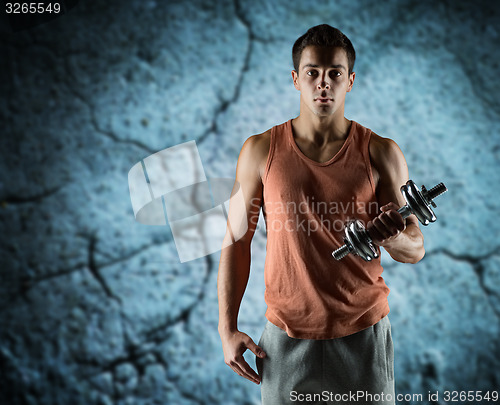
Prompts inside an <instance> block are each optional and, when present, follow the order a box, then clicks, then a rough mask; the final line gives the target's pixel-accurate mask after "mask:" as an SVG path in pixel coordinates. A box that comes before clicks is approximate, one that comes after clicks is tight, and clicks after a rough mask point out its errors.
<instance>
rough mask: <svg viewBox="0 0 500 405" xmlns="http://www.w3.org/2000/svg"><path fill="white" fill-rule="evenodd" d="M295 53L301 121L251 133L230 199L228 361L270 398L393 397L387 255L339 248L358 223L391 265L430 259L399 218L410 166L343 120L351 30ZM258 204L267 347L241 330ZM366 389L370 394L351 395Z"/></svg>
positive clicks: (222, 299)
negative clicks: (339, 256) (263, 236)
mask: <svg viewBox="0 0 500 405" xmlns="http://www.w3.org/2000/svg"><path fill="white" fill-rule="evenodd" d="M292 54H293V62H294V70H293V71H292V78H293V84H294V86H295V88H296V89H297V90H299V91H300V115H299V116H298V117H297V118H294V119H291V120H289V121H287V122H285V123H283V124H281V125H277V126H275V127H273V128H271V129H270V130H268V131H266V132H264V133H262V134H259V135H254V136H252V137H250V138H249V139H247V141H246V142H245V143H244V145H243V148H242V150H241V153H240V156H239V159H238V165H237V169H236V184H237V185H239V187H241V191H242V194H243V196H244V199H243V200H244V202H240V203H236V202H235V203H234V204H233V203H232V202H231V205H230V209H229V221H228V232H227V235H226V237H227V242H228V244H229V246H228V247H226V248H224V249H223V250H222V253H221V260H220V266H219V276H218V294H219V312H220V313H219V333H220V336H221V340H222V347H223V350H224V359H225V362H226V364H227V365H228V366H230V367H231V368H232V369H233V370H234V371H235V372H236V373H237V374H239V375H241V376H243V377H245V378H247V379H248V380H250V381H253V382H255V383H257V384H259V383H260V382H262V386H261V392H262V400H263V404H266V405H267V404H269V405H278V404H279V405H283V404H287V403H300V402H301V401H302V402H304V403H324V402H327V403H328V402H331V403H349V402H352V403H354V402H357V403H364V404H370V403H394V379H393V352H392V350H393V349H392V340H391V334H390V323H389V321H388V318H387V314H388V312H389V306H388V302H387V295H388V293H389V289H388V288H387V286H386V285H385V282H384V280H383V278H382V277H381V273H382V271H383V269H382V267H381V265H380V258H379V259H377V260H373V261H371V262H365V261H363V260H362V259H361V258H359V257H357V256H354V255H349V256H347V257H346V258H344V259H343V260H341V261H338V262H337V261H335V260H334V259H333V258H332V256H331V252H332V251H333V250H335V249H336V248H338V247H339V246H340V245H342V244H343V229H342V228H343V225H344V224H345V222H346V221H348V220H349V219H353V218H356V219H359V220H361V221H363V222H364V223H365V224H366V227H367V229H368V232H369V233H370V236H371V237H372V239H373V241H374V242H375V243H376V244H377V245H379V246H383V247H384V248H385V249H386V250H387V252H388V253H389V254H390V255H391V256H392V258H393V259H395V260H397V261H400V262H410V263H416V262H418V261H419V260H420V259H421V258H422V257H423V255H424V247H423V236H422V234H421V232H420V229H419V227H418V221H417V219H416V218H415V217H414V216H413V215H412V216H410V217H408V218H407V219H406V220H403V218H402V217H401V215H400V214H399V213H398V212H397V209H398V208H399V207H400V206H402V205H404V203H405V202H404V199H403V197H402V196H401V193H400V191H399V188H400V187H401V185H403V184H405V183H406V181H407V180H408V168H407V166H406V162H405V158H404V156H403V154H402V152H401V150H400V149H399V147H398V146H397V145H396V143H395V142H393V141H392V140H390V139H386V138H382V137H380V136H378V135H376V134H374V133H372V132H371V131H370V130H369V129H367V128H365V127H363V126H361V125H360V124H358V123H356V122H354V121H350V120H348V119H346V118H345V117H344V103H345V96H346V93H348V92H350V91H351V89H352V86H353V84H354V78H355V73H354V72H353V67H354V61H355V51H354V48H353V46H352V44H351V42H350V41H349V39H348V38H347V37H346V36H345V35H344V34H342V33H341V32H340V31H339V30H338V29H336V28H333V27H330V26H329V25H326V24H323V25H319V26H316V27H312V28H311V29H309V30H308V31H307V33H306V34H304V35H303V36H301V37H300V38H299V39H297V41H296V42H295V44H294V46H293V51H292ZM235 187H237V186H235ZM260 207H262V208H263V213H264V217H265V220H266V229H267V252H266V264H265V284H266V292H265V300H266V304H267V307H268V308H267V311H266V317H267V319H268V323H267V324H266V327H265V329H264V332H263V334H262V337H261V340H260V343H259V346H257V345H256V344H255V343H254V342H253V341H252V339H251V338H250V337H249V336H248V335H246V334H245V333H244V332H241V331H239V330H238V326H237V318H238V311H239V306H240V303H241V299H242V297H243V294H244V291H245V288H246V285H247V281H248V276H249V270H250V244H251V241H252V237H253V234H254V231H255V228H256V224H257V218H258V215H259V211H260ZM379 207H380V209H379ZM375 208H377V209H375ZM234 224H241V229H238V228H237V227H235V225H234ZM231 227H232V228H231ZM230 241H235V242H234V243H232V244H230ZM247 349H249V350H251V351H252V352H253V353H254V354H255V355H256V356H257V367H258V370H259V374H257V373H256V372H255V371H254V370H253V369H252V368H251V367H250V366H249V365H248V363H247V362H246V361H245V359H244V357H243V353H244V352H245V351H246V350H247ZM359 391H362V392H363V393H365V394H366V395H365V397H364V398H360V397H359V396H358V397H356V398H354V397H353V396H352V395H353V394H355V393H358V394H359ZM370 395H371V397H370Z"/></svg>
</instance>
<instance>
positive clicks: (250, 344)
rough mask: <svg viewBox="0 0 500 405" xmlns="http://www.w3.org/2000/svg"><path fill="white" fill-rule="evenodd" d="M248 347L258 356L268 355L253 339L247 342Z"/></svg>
mask: <svg viewBox="0 0 500 405" xmlns="http://www.w3.org/2000/svg"><path fill="white" fill-rule="evenodd" d="M247 347H248V348H249V349H250V351H251V352H252V353H253V354H255V355H256V356H257V357H260V358H262V359H263V358H264V357H266V353H265V352H264V350H262V348H261V347H259V346H257V345H256V344H255V343H254V342H253V341H252V340H251V339H250V341H249V342H248V343H247Z"/></svg>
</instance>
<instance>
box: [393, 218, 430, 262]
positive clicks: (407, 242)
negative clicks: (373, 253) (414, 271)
mask: <svg viewBox="0 0 500 405" xmlns="http://www.w3.org/2000/svg"><path fill="white" fill-rule="evenodd" d="M383 247H384V249H385V250H387V252H388V253H389V254H390V255H391V257H392V258H393V259H394V260H396V261H398V262H401V263H417V262H419V261H420V260H421V259H422V258H423V257H424V255H425V249H424V236H423V235H422V232H420V229H419V228H418V226H415V225H413V224H410V225H408V226H407V227H406V229H405V230H404V231H403V232H401V233H400V234H399V235H398V236H397V237H396V238H395V239H394V240H392V241H390V242H387V243H386V244H383Z"/></svg>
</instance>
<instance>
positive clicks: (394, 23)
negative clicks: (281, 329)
mask: <svg viewBox="0 0 500 405" xmlns="http://www.w3.org/2000/svg"><path fill="white" fill-rule="evenodd" d="M323 22H327V23H329V24H331V25H334V26H337V27H339V28H340V29H342V30H343V31H344V32H345V33H346V34H347V35H348V36H349V37H350V38H351V39H352V41H353V43H354V46H355V47H356V50H357V54H358V60H357V62H356V69H355V70H356V73H357V76H356V82H355V86H354V90H353V92H352V93H351V94H349V95H348V98H347V105H346V115H347V117H348V118H351V119H355V120H357V121H358V122H360V123H362V124H364V125H365V126H368V127H370V128H372V129H373V130H374V131H375V132H377V133H379V134H380V135H383V136H387V137H390V138H393V139H394V140H395V141H396V142H397V143H398V144H399V145H400V147H401V149H402V150H403V152H404V153H405V156H406V158H407V161H408V165H409V168H410V177H411V178H413V179H415V180H416V181H417V183H419V184H422V183H425V184H429V185H430V184H433V183H437V182H439V181H443V182H445V184H446V185H447V186H448V187H449V190H450V191H449V192H448V194H447V195H446V196H444V197H442V198H441V199H440V200H439V201H438V205H439V206H438V208H437V211H436V212H437V215H438V218H439V219H438V222H437V223H436V224H434V225H432V226H431V227H429V228H425V229H423V232H424V235H425V241H426V247H427V255H426V257H425V258H424V260H423V261H421V262H420V263H418V264H417V265H402V264H399V263H395V262H393V261H391V260H390V259H389V258H388V257H387V256H384V257H383V264H384V267H385V272H384V277H385V279H386V281H387V283H388V284H389V286H390V288H391V290H392V291H391V295H390V304H391V315H390V318H391V322H392V325H393V336H394V341H395V355H396V360H395V361H396V379H397V380H396V384H397V386H396V388H397V391H398V392H400V393H423V394H426V393H427V392H428V391H436V390H440V391H441V392H443V391H444V390H446V389H448V390H454V389H458V390H483V391H484V390H492V389H499V388H500V387H499V380H500V371H499V370H500V349H499V346H498V335H499V322H500V284H499V281H500V271H499V266H500V257H499V255H498V247H499V235H500V222H499V221H497V220H496V216H497V215H498V214H499V212H500V199H499V198H498V197H497V193H498V192H500V187H499V185H500V181H499V180H500V179H499V159H500V136H499V130H500V123H499V115H500V103H499V101H498V96H497V95H498V94H499V90H500V88H499V87H500V81H499V80H498V74H499V68H498V60H499V57H500V50H499V47H498V43H499V31H498V27H499V26H500V24H499V23H500V20H499V8H498V6H497V5H496V4H494V3H493V2H486V1H484V2H481V1H480V2H477V1H475V2H472V1H470V2H469V1H451V0H449V1H438V2H435V1H434V2H430V1H415V0H405V1H400V0H398V1H396V0H391V1H383V2H371V1H347V0H345V1H319V2H317V3H315V4H312V3H310V2H306V1H297V2H293V5H292V4H291V3H290V2H288V1H284V0H278V1H264V0H255V1H247V0H234V1H233V0H224V1H218V2H208V1H205V0H195V1H189V2H188V1H181V2H175V4H172V3H171V2H166V1H165V2H162V1H147V2H143V1H138V0H137V1H117V0H113V1H93V2H89V1H81V2H80V3H79V4H78V5H77V7H76V8H75V9H73V10H72V11H71V12H70V13H68V14H67V15H65V16H64V17H62V18H59V19H56V20H53V21H51V22H49V23H47V24H44V25H41V26H38V27H36V28H33V29H31V30H27V31H20V32H17V33H9V32H8V30H7V29H5V28H4V29H2V32H1V49H2V57H1V58H0V69H1V70H0V71H1V81H0V86H1V91H2V95H3V97H2V98H1V99H0V103H1V105H0V122H1V123H2V135H1V138H0V156H1V159H0V173H2V175H1V178H0V229H1V231H2V232H1V233H0V238H1V239H0V241H1V242H0V249H1V251H0V270H1V279H0V281H1V291H0V293H1V295H0V324H1V328H0V367H1V371H2V374H1V376H0V379H1V381H0V403H2V404H4V403H5V404H37V405H41V404H70V403H71V404H86V405H88V404H176V405H177V404H179V405H181V404H189V405H191V404H256V403H259V401H260V399H259V398H260V392H259V388H258V387H257V386H254V385H253V384H251V383H249V382H247V381H246V380H243V379H241V378H240V377H238V376H237V375H236V374H233V373H232V372H231V371H230V370H229V368H228V367H227V366H225V365H224V363H223V358H222V351H221V346H220V341H219V337H218V334H217V297H216V272H217V264H218V257H219V255H218V254H213V255H211V256H208V257H205V258H203V259H198V260H194V261H192V262H188V263H183V264H181V263H179V259H178V257H177V253H176V250H175V245H174V242H173V238H172V235H171V232H170V230H169V228H168V227H151V226H143V225H140V224H138V223H136V222H135V221H134V217H133V212H132V209H131V204H130V198H129V191H128V184H127V173H128V170H129V169H130V168H131V167H132V166H133V165H134V164H135V163H137V162H138V161H139V160H141V159H143V158H145V157H147V156H148V155H150V154H151V153H154V152H156V151H159V150H162V149H165V148H167V147H170V146H173V145H176V144H178V143H181V142H184V141H187V140H196V141H197V145H198V147H199V150H200V153H201V157H202V161H203V164H204V167H205V171H206V173H207V177H233V176H234V169H235V163H236V159H237V155H238V152H239V150H240V148H241V145H242V144H243V142H244V140H245V139H246V138H247V137H248V136H250V135H252V134H256V133H260V132H262V131H264V130H266V129H268V128H270V127H271V126H273V125H276V124H278V123H281V122H284V121H285V120H287V119H289V118H291V117H293V116H296V115H297V114H298V112H299V110H298V108H299V98H298V97H299V95H298V93H297V92H296V90H295V89H294V88H293V85H292V83H291V77H290V70H291V69H292V64H291V47H292V45H293V41H294V40H295V39H296V38H297V37H298V36H299V35H301V34H302V33H304V32H305V30H306V29H307V28H309V27H310V26H312V25H316V24H319V23H323ZM179 175H182V173H179ZM253 253H254V260H253V263H252V273H251V278H250V282H249V286H248V290H247V293H246V295H245V297H244V301H243V304H242V308H241V316H240V328H241V329H242V330H244V331H246V332H247V333H249V334H250V335H251V336H252V337H253V338H254V339H255V340H258V338H259V336H260V333H261V331H262V328H263V326H264V324H265V319H264V317H263V315H264V311H265V306H264V302H263V261H264V254H265V231H264V229H263V228H262V227H261V228H260V229H259V230H258V232H257V234H256V236H255V243H254V248H253ZM325 254H329V252H325ZM401 403H410V402H409V401H406V402H405V401H403V402H401ZM423 403H427V402H425V401H424V402H423Z"/></svg>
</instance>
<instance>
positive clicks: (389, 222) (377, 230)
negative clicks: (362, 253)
mask: <svg viewBox="0 0 500 405" xmlns="http://www.w3.org/2000/svg"><path fill="white" fill-rule="evenodd" d="M394 207H396V208H397V206H396V204H394V203H389V204H387V205H384V206H383V207H382V208H381V210H382V211H383V212H382V214H380V215H379V216H378V217H376V218H375V219H373V220H372V221H370V222H369V223H368V225H367V230H368V234H369V235H370V237H371V238H372V240H373V241H374V242H375V243H377V244H380V243H381V242H383V241H385V240H386V239H389V238H393V237H395V236H397V235H398V234H399V233H400V232H402V231H404V229H405V221H404V219H403V217H402V216H401V214H400V213H399V212H397V211H396V210H394Z"/></svg>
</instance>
